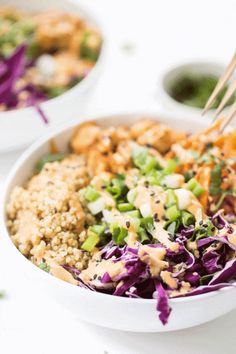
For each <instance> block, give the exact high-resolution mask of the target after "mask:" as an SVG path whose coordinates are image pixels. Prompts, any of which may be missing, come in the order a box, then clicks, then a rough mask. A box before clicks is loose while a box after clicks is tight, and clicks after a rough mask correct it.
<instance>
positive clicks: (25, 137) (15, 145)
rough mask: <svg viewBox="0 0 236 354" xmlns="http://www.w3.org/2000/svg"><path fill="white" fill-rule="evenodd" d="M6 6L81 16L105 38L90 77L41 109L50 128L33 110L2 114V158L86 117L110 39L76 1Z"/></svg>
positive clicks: (20, 0) (2, 0) (11, 0)
mask: <svg viewBox="0 0 236 354" xmlns="http://www.w3.org/2000/svg"><path fill="white" fill-rule="evenodd" d="M3 5H7V6H13V7H16V8H19V9H23V10H25V11H45V10H47V9H53V8H55V9H61V10H64V11H66V12H72V13H75V14H78V15H80V16H81V17H82V18H83V19H84V20H85V21H86V22H88V23H89V24H91V25H92V26H94V27H95V28H97V30H98V31H99V32H100V34H101V36H102V39H103V44H102V48H101V52H100V55H99V58H98V60H97V62H96V64H95V65H94V67H93V69H92V70H91V72H90V73H89V74H88V75H87V77H85V78H84V79H83V80H82V81H81V82H80V83H79V84H77V85H76V86H74V87H73V88H71V89H70V90H68V91H66V92H65V93H63V94H62V95H60V96H58V97H55V98H53V99H50V100H48V101H45V102H44V103H42V104H41V105H40V106H41V107H42V109H43V111H44V112H45V114H46V116H47V117H48V119H49V121H50V123H49V124H48V125H45V124H44V123H43V121H42V119H41V117H40V116H39V114H38V113H37V112H36V110H35V108H33V107H26V108H21V109H14V110H11V111H6V112H0V154H1V153H5V152H9V151H14V150H19V149H21V148H24V147H26V146H28V145H29V144H30V143H32V142H33V141H34V140H36V139H37V138H38V137H40V136H42V135H43V134H44V133H45V132H47V131H48V130H49V129H51V128H55V127H56V126H58V125H59V124H61V123H62V122H64V121H66V120H70V119H72V118H74V117H75V116H76V115H77V116H78V114H83V113H84V111H85V109H86V105H87V104H88V99H89V96H90V93H91V92H92V90H93V88H94V86H95V84H96V81H97V78H98V75H99V74H100V73H101V71H102V67H103V63H104V59H105V58H104V57H105V52H106V39H105V35H104V31H103V29H102V26H101V24H100V23H98V21H97V19H96V17H95V16H94V15H93V14H91V11H87V10H85V9H84V6H83V7H81V6H80V5H79V3H78V2H77V1H76V0H37V1H36V0H34V1H29V0H0V6H3Z"/></svg>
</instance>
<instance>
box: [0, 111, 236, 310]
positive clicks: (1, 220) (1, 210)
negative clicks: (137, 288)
mask: <svg viewBox="0 0 236 354" xmlns="http://www.w3.org/2000/svg"><path fill="white" fill-rule="evenodd" d="M177 116H178V114H176V113H175V114H173V113H167V112H163V111H152V112H143V111H132V112H128V113H125V112H116V113H114V112H113V113H106V114H101V115H100V114H99V115H89V116H87V117H86V119H85V120H84V121H96V122H98V123H99V122H100V121H104V120H105V121H109V120H114V119H115V118H116V119H117V118H118V117H123V118H125V117H130V118H132V117H133V118H134V117H140V118H141V117H148V118H153V119H156V120H157V121H158V118H160V119H161V120H164V119H165V118H167V119H169V121H171V120H172V121H173V120H175V119H176V117H177ZM181 117H182V118H183V114H181ZM185 118H186V119H187V117H185ZM188 119H191V120H192V121H194V122H195V123H196V124H198V123H199V119H198V118H197V117H195V116H192V117H189V118H188ZM82 122H83V121H70V122H67V123H66V124H64V125H63V126H60V127H58V128H56V129H53V130H52V131H49V132H48V133H47V134H45V135H44V136H43V137H41V138H39V139H38V140H37V141H36V142H34V143H33V144H32V145H31V146H30V147H29V148H28V149H26V150H25V151H24V153H23V154H22V155H21V156H20V157H19V158H18V160H17V161H16V162H15V164H14V165H13V167H12V168H11V170H10V172H9V174H8V176H7V179H6V180H5V183H4V186H3V192H2V196H1V205H0V225H1V227H2V230H3V235H2V238H3V241H4V245H5V247H10V249H11V251H12V252H14V253H15V255H16V256H17V257H18V258H19V259H20V257H21V259H22V260H23V262H24V264H25V266H27V264H28V265H29V266H30V267H31V269H32V270H33V269H34V271H36V272H38V274H41V277H45V280H46V279H48V281H49V277H51V280H52V281H53V282H56V283H57V284H58V285H60V286H65V287H68V286H69V287H71V289H77V290H75V291H79V292H80V291H87V289H83V288H81V287H79V286H75V285H74V284H70V283H68V282H66V281H64V280H61V279H59V278H57V277H55V276H52V275H51V274H48V273H47V272H44V271H43V270H41V269H40V268H39V267H37V266H36V265H35V264H33V263H32V262H31V261H30V260H29V259H27V258H26V257H25V256H24V255H23V254H22V253H21V252H20V251H19V250H18V248H17V247H16V246H15V245H14V243H13V242H12V240H11V238H10V234H9V232H8V229H7V225H6V205H7V201H8V200H9V193H10V190H9V188H10V185H11V183H12V180H13V179H14V177H15V176H16V175H17V173H18V170H19V169H20V168H21V167H22V165H24V163H25V162H26V161H27V160H28V159H29V158H30V157H31V156H32V155H33V154H34V153H35V152H36V151H37V150H38V149H40V148H41V146H42V145H44V144H45V143H46V142H47V141H49V140H50V139H52V138H53V137H55V136H57V135H59V134H63V133H65V132H67V131H70V130H73V129H74V128H76V127H77V126H78V124H81V123H82ZM204 123H206V124H207V121H203V123H202V124H203V126H204V125H205V124H204ZM4 245H3V247H4ZM39 272H40V273H39ZM63 283H64V284H63ZM235 287H236V282H234V283H232V284H230V285H229V286H227V287H223V288H221V289H219V290H214V291H211V292H208V293H205V294H199V295H190V296H186V297H179V298H169V301H170V304H178V303H186V302H195V301H197V300H198V299H206V298H210V297H214V296H217V295H219V294H220V293H224V292H229V291H233V290H235ZM86 294H87V295H88V296H97V297H102V298H103V297H104V296H109V298H110V299H111V298H113V299H115V300H114V301H122V302H126V303H132V301H133V300H135V303H142V304H146V305H147V304H152V305H153V304H155V303H156V299H145V298H135V299H133V298H129V297H122V296H113V295H111V294H105V293H100V292H96V291H87V293H86ZM94 294H95V295H94ZM131 300H132V301H131Z"/></svg>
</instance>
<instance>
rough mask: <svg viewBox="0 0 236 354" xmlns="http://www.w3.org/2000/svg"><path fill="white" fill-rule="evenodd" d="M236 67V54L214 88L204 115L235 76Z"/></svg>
mask: <svg viewBox="0 0 236 354" xmlns="http://www.w3.org/2000/svg"><path fill="white" fill-rule="evenodd" d="M235 67H236V53H235V54H234V56H233V58H232V60H231V61H230V63H229V65H228V66H227V68H226V69H225V71H224V73H223V74H222V76H221V77H220V79H219V81H218V83H217V85H216V87H215V88H214V90H213V92H212V94H211V96H210V97H209V99H208V101H207V103H206V105H205V107H204V109H203V111H202V114H204V113H206V111H208V110H209V109H210V108H211V106H212V104H213V103H214V100H215V98H216V96H217V95H218V94H219V93H220V91H221V90H222V89H223V87H224V86H225V84H226V83H227V81H228V80H229V78H230V77H231V75H232V74H233V71H234V69H235Z"/></svg>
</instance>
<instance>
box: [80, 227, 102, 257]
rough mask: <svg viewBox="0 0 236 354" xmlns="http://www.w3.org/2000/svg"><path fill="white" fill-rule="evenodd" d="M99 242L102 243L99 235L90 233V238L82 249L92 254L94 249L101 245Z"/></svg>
mask: <svg viewBox="0 0 236 354" xmlns="http://www.w3.org/2000/svg"><path fill="white" fill-rule="evenodd" d="M99 241H100V237H99V235H98V234H96V233H94V232H91V231H90V232H88V237H87V238H86V240H85V241H84V243H83V244H82V246H81V248H82V249H83V250H84V251H87V252H91V251H92V250H93V249H94V247H95V246H96V245H97V244H98V243H99Z"/></svg>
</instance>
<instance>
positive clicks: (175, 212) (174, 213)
mask: <svg viewBox="0 0 236 354" xmlns="http://www.w3.org/2000/svg"><path fill="white" fill-rule="evenodd" d="M166 216H167V217H168V219H169V220H172V221H175V220H176V219H178V217H179V216H180V211H179V209H178V208H177V206H176V205H172V206H171V207H169V208H167V210H166Z"/></svg>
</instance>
